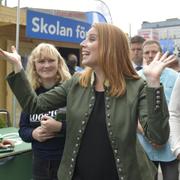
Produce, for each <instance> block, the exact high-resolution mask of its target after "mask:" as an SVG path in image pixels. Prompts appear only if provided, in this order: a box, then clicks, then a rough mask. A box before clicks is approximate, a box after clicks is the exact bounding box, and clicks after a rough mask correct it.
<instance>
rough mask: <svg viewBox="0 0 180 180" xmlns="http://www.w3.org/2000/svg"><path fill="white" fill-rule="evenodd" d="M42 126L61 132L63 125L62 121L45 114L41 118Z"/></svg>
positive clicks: (51, 130)
mask: <svg viewBox="0 0 180 180" xmlns="http://www.w3.org/2000/svg"><path fill="white" fill-rule="evenodd" d="M41 127H42V128H44V129H46V130H48V131H49V132H54V133H55V132H56V133H57V132H60V130H61V127H62V122H59V121H56V120H55V119H53V118H52V117H50V116H46V115H44V116H43V117H42V118H41Z"/></svg>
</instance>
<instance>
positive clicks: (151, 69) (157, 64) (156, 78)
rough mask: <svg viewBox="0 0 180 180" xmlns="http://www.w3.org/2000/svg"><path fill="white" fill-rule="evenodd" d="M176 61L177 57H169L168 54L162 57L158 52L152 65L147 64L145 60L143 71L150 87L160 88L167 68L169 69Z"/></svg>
mask: <svg viewBox="0 0 180 180" xmlns="http://www.w3.org/2000/svg"><path fill="white" fill-rule="evenodd" d="M174 61H176V56H175V55H170V56H168V52H166V53H164V54H163V55H162V56H161V53H160V52H158V53H157V54H156V56H155V58H154V59H153V60H152V62H151V63H150V64H147V61H146V59H144V60H143V70H144V75H145V76H146V80H147V83H148V86H149V87H159V86H160V76H161V73H162V71H163V70H164V68H165V67H167V66H168V65H169V64H171V63H172V62H174Z"/></svg>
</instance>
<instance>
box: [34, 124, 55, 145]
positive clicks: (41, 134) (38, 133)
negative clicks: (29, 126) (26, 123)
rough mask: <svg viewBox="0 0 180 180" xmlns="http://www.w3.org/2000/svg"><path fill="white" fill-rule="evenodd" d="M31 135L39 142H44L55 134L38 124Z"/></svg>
mask: <svg viewBox="0 0 180 180" xmlns="http://www.w3.org/2000/svg"><path fill="white" fill-rule="evenodd" d="M32 136H33V138H34V139H35V140H37V141H39V142H44V141H46V140H48V139H51V138H54V137H55V136H56V134H55V133H51V132H48V131H47V130H46V129H44V128H42V127H41V126H39V127H37V128H36V129H34V131H33V132H32Z"/></svg>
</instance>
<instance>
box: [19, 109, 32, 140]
mask: <svg viewBox="0 0 180 180" xmlns="http://www.w3.org/2000/svg"><path fill="white" fill-rule="evenodd" d="M32 131H33V128H32V127H31V126H30V123H29V115H28V114H27V113H24V112H22V113H21V116H20V122H19V136H20V137H21V138H22V140H23V141H25V142H32V141H33V137H32Z"/></svg>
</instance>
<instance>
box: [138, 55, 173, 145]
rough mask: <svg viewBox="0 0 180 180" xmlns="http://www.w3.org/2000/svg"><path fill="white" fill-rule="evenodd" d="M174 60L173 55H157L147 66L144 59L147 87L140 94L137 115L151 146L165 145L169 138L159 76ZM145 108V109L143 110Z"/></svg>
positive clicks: (167, 114) (166, 108) (166, 114)
mask: <svg viewBox="0 0 180 180" xmlns="http://www.w3.org/2000/svg"><path fill="white" fill-rule="evenodd" d="M175 60H176V57H175V56H174V55H170V56H168V53H165V54H164V55H162V56H161V55H160V53H157V54H156V56H155V58H154V60H153V61H152V62H151V63H150V64H149V65H147V62H146V60H145V59H144V62H143V63H144V65H143V67H144V68H143V70H144V75H145V78H146V80H147V85H146V86H145V88H144V90H142V91H141V92H140V101H139V102H140V103H139V113H140V114H139V115H140V118H139V119H140V123H141V125H142V127H143V129H144V134H145V136H146V137H147V138H148V140H149V141H150V143H151V144H154V145H162V144H165V143H166V141H167V140H168V138H169V123H168V118H169V112H168V107H167V103H166V99H165V95H164V91H163V87H162V86H161V85H160V76H161V73H162V71H163V70H164V68H165V67H167V66H168V65H169V64H170V63H172V62H173V61H175ZM145 107H146V108H145Z"/></svg>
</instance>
